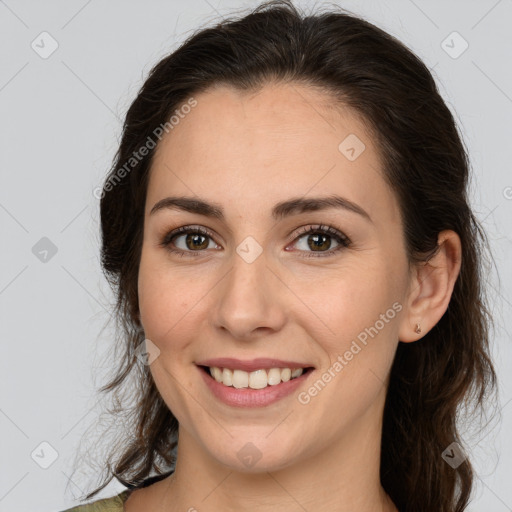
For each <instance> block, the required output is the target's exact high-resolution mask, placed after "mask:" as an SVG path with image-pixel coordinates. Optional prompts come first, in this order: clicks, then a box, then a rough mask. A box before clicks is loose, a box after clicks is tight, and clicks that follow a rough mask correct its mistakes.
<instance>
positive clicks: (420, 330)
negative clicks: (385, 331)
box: [398, 230, 462, 343]
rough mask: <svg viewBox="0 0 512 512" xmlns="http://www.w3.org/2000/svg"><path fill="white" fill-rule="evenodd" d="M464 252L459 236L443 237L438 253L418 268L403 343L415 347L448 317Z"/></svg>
mask: <svg viewBox="0 0 512 512" xmlns="http://www.w3.org/2000/svg"><path fill="white" fill-rule="evenodd" d="M461 252H462V251H461V242H460V238H459V236H458V235H457V233H455V232H454V231H451V230H446V231H442V232H441V233H439V236H438V250H437V252H436V253H435V254H434V255H433V256H432V257H431V258H430V259H429V260H428V261H426V262H423V263H421V264H419V265H418V266H417V267H416V268H415V272H414V274H415V275H414V278H413V279H411V281H410V285H409V292H408V300H407V307H406V310H405V313H404V315H403V316H402V320H401V323H400V329H399V338H398V339H399V341H402V342H404V343H411V342H413V341H417V340H419V339H421V338H422V337H423V336H424V335H425V334H426V333H427V332H428V331H429V330H430V329H432V327H434V326H435V325H436V324H437V323H438V322H439V320H440V319H441V317H442V316H443V315H444V313H445V312H446V310H447V309H448V304H449V303H450V299H451V296H452V292H453V288H454V286H455V282H456V280H457V277H458V275H459V272H460V267H461V257H462V254H461Z"/></svg>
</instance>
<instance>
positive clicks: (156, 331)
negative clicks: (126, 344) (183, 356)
mask: <svg viewBox="0 0 512 512" xmlns="http://www.w3.org/2000/svg"><path fill="white" fill-rule="evenodd" d="M210 286H211V284H210ZM207 288H208V282H207V281H206V280H201V279H198V278H197V273H195V274H194V273H193V271H192V270H191V271H187V270H184V269H176V268H171V267H170V266H169V265H168V264H166V261H165V258H162V255H159V254H151V253H150V251H147V252H146V253H145V252H144V250H143V253H142V257H141V262H140V267H139V278H138V296H139V310H140V317H141V322H142V325H143V327H144V332H145V334H146V337H147V338H149V339H151V340H152V341H154V342H155V343H157V345H159V346H160V347H161V349H165V348H166V347H167V348H168V347H169V340H173V343H175V342H176V341H178V340H180V339H186V337H187V332H186V331H188V330H189V329H190V326H191V325H194V321H195V319H196V318H197V315H199V314H200V312H201V310H202V304H201V300H204V298H205V295H206V291H207ZM203 307H204V306H203Z"/></svg>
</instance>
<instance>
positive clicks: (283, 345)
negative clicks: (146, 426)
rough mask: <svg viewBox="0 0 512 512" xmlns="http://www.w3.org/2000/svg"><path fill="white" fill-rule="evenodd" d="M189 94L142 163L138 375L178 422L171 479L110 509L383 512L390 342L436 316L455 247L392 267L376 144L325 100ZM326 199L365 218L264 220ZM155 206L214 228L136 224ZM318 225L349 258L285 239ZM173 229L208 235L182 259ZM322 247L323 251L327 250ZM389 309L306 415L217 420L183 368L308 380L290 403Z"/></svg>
mask: <svg viewBox="0 0 512 512" xmlns="http://www.w3.org/2000/svg"><path fill="white" fill-rule="evenodd" d="M194 97H195V99H196V100H197V102H198V103H197V106H196V107H194V108H193V109H192V110H191V112H190V113H189V114H187V115H186V116H185V117H184V119H181V120H180V122H179V124H178V125H177V126H175V127H174V129H173V130H172V131H170V132H169V134H168V135H166V136H165V137H164V138H163V139H162V141H161V142H160V144H159V147H158V149H157V153H156V155H155V159H154V162H153V166H152V169H151V174H150V181H149V187H148V193H147V201H146V211H145V219H144V241H143V248H142V255H141V262H140V271H139V283H138V284H139V299H140V318H141V322H142V325H143V327H144V331H145V335H146V338H147V339H149V340H151V342H152V343H153V344H154V346H156V347H158V350H159V351H160V352H159V355H158V357H157V358H156V359H155V360H154V361H153V362H152V364H151V365H150V370H151V373H152V376H153V378H154V380H155V383H156V385H157V387H158V389H159V391H160V393H161V395H162V397H163V399H164V401H165V403H166V404H167V405H168V407H169V408H170V409H171V410H172V412H173V414H174V415H175V416H176V418H177V419H178V421H179V424H180V428H179V445H178V460H177V465H176V471H175V473H174V474H173V475H172V476H171V477H169V478H167V479H165V480H162V481H161V482H158V483H156V484H153V485H152V486H150V487H147V488H145V489H140V490H137V491H134V492H133V493H132V494H131V496H130V497H129V499H128V501H127V502H126V504H125V510H127V511H128V512H138V511H142V510H148V509H151V510H155V511H164V510H165V511H178V510H180V511H187V510H198V511H199V510H200V511H213V510H224V511H241V510H255V508H256V507H257V509H258V510H259V511H272V512H275V511H287V512H288V511H303V510H309V511H311V510H315V511H327V510H329V511H332V510H335V511H338V512H349V511H351V512H352V511H354V510H357V511H358V512H375V511H383V512H384V511H385V512H388V511H396V510H397V509H396V507H395V506H394V504H393V503H392V502H391V500H390V499H389V497H388V496H387V495H386V493H385V491H384V490H383V488H382V486H381V484H380V479H379V464H380V436H381V429H382V413H383V407H384V401H385V397H386V389H387V383H388V377H389V372H390V368H391V364H392V361H393V357H394V354H395V351H396V348H397V345H398V342H399V340H400V341H402V342H414V341H416V340H418V339H420V338H422V337H423V336H424V334H425V333H426V332H428V331H429V329H431V328H432V327H433V326H434V325H435V324H436V323H437V322H438V321H439V319H440V318H441V316H442V315H443V313H444V312H445V311H446V309H447V307H448V303H449V300H450V297H451V293H452V290H453V285H454V283H455V279H456V277H457V275H458V272H459V270H460V240H459V237H458V236H457V234H455V233H454V232H451V231H444V232H442V233H441V234H440V236H439V245H440V250H439V252H438V253H437V255H436V256H435V257H434V258H432V259H431V260H430V262H429V264H427V265H424V266H418V267H409V264H408V261H407V258H406V253H405V245H404V239H403V231H402V223H401V217H400V211H399V206H398V203H397V199H396V197H395V194H394V192H393V191H392V190H391V189H390V188H389V187H388V185H387V184H386V183H385V181H384V179H383V177H382V176H383V175H382V163H381V157H380V155H379V154H378V152H377V149H376V144H375V143H374V141H373V140H372V136H371V134H370V133H369V131H368V130H367V129H366V128H365V125H364V123H363V122H362V121H361V119H360V118H359V117H358V116H357V115H356V114H355V113H354V111H352V110H350V109H348V108H336V109H335V108H333V103H332V100H331V99H330V98H329V97H328V96H326V94H325V93H323V92H320V91H318V90H316V89H313V88H311V87H308V86H305V85H300V84H272V85H271V84H268V85H266V86H265V87H264V88H263V89H262V90H260V91H259V92H257V93H254V92H253V93H250V94H248V93H242V92H239V91H236V90H234V89H232V88H230V87H228V86H219V87H215V88H212V89H209V90H208V91H206V92H203V93H201V94H199V95H196V96H194ZM349 134H356V135H357V136H358V138H359V139H360V140H362V141H363V142H364V144H365V146H366V148H365V150H364V151H363V152H362V153H361V154H360V155H359V156H358V157H357V158H356V159H355V160H354V161H350V160H349V159H347V158H346V157H345V156H344V155H343V154H342V153H341V152H340V151H339V149H338V146H339V144H340V142H342V141H343V140H344V139H345V137H347V135H349ZM333 193H335V194H339V195H341V196H343V197H346V198H347V199H349V200H350V201H352V202H354V203H357V204H358V205H359V206H360V207H362V208H363V209H364V210H365V211H366V212H367V213H368V214H369V215H370V217H371V220H372V221H371V222H370V221H368V220H366V219H365V218H364V217H363V216H361V215H358V214H356V213H353V212H350V211H347V210H342V209H328V210H319V211H316V212H305V213H300V214H297V215H294V216H291V217H289V218H285V219H282V220H278V221H275V220H273V219H272V218H271V216H270V211H271V209H272V207H273V206H274V205H275V204H276V203H278V202H280V201H284V200H288V199H290V198H296V197H302V196H306V197H313V196H314V197H317V196H328V195H330V194H333ZM171 195H184V196H187V197H194V196H199V197H201V198H202V199H205V200H207V201H209V202H214V203H217V204H219V205H221V206H222V207H223V208H224V210H225V217H226V218H225V221H221V220H219V219H213V218H209V217H205V216H203V215H199V214H196V213H190V212H185V211H180V210H177V209H162V210H159V211H157V212H156V213H154V214H152V215H150V210H151V208H152V207H153V205H154V204H155V203H156V202H158V201H159V200H161V199H163V198H165V197H168V196H171ZM319 224H323V225H325V224H326V225H330V226H332V227H334V228H335V229H337V230H339V231H341V233H343V234H344V235H345V236H347V237H349V239H350V240H351V242H352V244H351V246H349V247H348V248H342V249H341V250H340V251H338V252H336V253H334V254H332V255H330V256H322V254H320V256H318V257H314V255H315V254H319V252H314V249H312V248H311V246H308V243H307V242H308V237H309V240H311V234H309V235H308V234H305V235H304V234H298V231H299V228H302V227H304V226H306V227H308V226H313V227H318V225H319ZM188 225H193V226H197V225H199V226H202V227H204V228H207V229H208V230H209V231H211V232H212V234H213V236H212V237H211V238H206V243H205V244H204V245H203V246H202V247H206V248H202V249H199V250H198V249H195V252H196V253H197V252H198V251H202V252H200V254H198V255H196V257H194V255H192V256H187V255H185V256H184V257H180V256H179V255H177V254H173V253H170V252H169V251H168V250H167V249H166V248H165V247H163V246H161V245H159V244H160V242H161V241H162V239H163V237H164V236H165V235H166V234H167V233H168V232H170V231H171V230H172V229H175V228H177V227H180V226H188ZM290 234H291V235H290ZM248 236H251V237H253V238H254V239H255V240H256V241H257V242H258V244H259V245H260V246H261V248H262V250H263V252H262V253H261V254H260V256H259V257H258V258H256V260H255V261H253V262H252V263H247V262H246V261H245V260H244V259H243V258H242V257H240V256H239V254H238V253H237V252H236V248H237V246H238V245H239V244H241V242H242V241H243V240H244V239H245V238H246V237H248ZM208 240H209V241H210V243H209V244H207V242H208ZM327 240H328V241H329V240H330V242H331V247H328V248H327V249H325V248H324V249H323V250H324V251H325V250H328V249H329V248H335V247H337V246H338V244H337V242H336V240H335V239H334V238H331V237H328V238H327ZM201 241H203V240H200V242H201ZM185 242H186V235H181V236H180V235H178V238H175V239H174V244H175V245H174V247H178V248H181V249H182V250H185V251H187V250H188V251H189V254H190V253H191V252H192V251H193V250H194V249H193V248H192V249H191V248H190V247H191V244H190V245H189V246H187V245H186V243H185ZM327 245H328V243H327ZM285 248H288V250H285ZM321 250H322V249H320V251H321ZM301 252H302V253H303V254H304V253H307V254H313V257H310V258H302V257H301V256H300V254H301ZM397 302H398V303H399V304H400V305H401V306H402V308H401V311H400V312H398V313H397V314H396V315H395V316H394V318H393V319H390V320H389V321H388V322H386V323H385V325H384V327H383V328H381V329H380V330H379V331H378V334H377V335H374V337H373V338H371V337H369V338H368V343H367V345H366V346H363V348H362V350H361V351H360V352H359V353H357V355H355V356H354V357H353V359H352V360H351V361H349V362H348V364H347V365H346V366H344V367H343V369H342V370H341V371H339V372H338V373H337V374H336V377H335V378H333V379H332V380H331V381H330V382H329V383H328V384H327V385H326V386H325V387H324V388H323V389H321V391H320V392H319V393H318V394H317V395H316V396H315V397H313V398H312V399H311V401H310V402H309V403H307V404H302V403H300V402H299V401H298V399H297V395H298V392H297V393H293V394H292V395H290V396H288V397H286V398H284V399H281V400H279V401H278V402H277V403H275V404H273V405H270V406H267V407H262V408H252V409H250V408H249V409H243V410H242V409H237V408H233V407H230V406H227V405H225V404H223V403H221V402H219V401H217V400H216V399H215V398H214V397H213V396H212V395H211V394H210V391H209V390H208V388H207V387H206V386H205V384H204V382H203V380H202V378H201V375H200V373H199V370H198V369H197V367H196V366H195V362H196V361H200V360H201V359H206V358H210V357H222V356H230V357H237V358H239V359H252V358H256V357H275V358H279V359H292V360H297V361H301V362H304V363H310V364H311V365H312V366H315V371H314V374H312V375H310V377H309V379H308V381H307V384H305V385H304V387H302V388H300V390H299V391H304V389H306V390H307V389H308V388H309V387H310V386H311V385H312V383H313V382H315V381H316V380H317V379H318V378H320V376H321V375H322V374H323V373H325V372H326V371H327V370H328V369H329V368H330V367H332V366H333V363H334V362H335V361H336V359H337V357H338V355H343V354H344V353H345V352H346V351H347V350H348V349H349V348H350V346H351V343H352V341H353V340H356V339H357V336H358V334H360V333H361V332H362V331H364V329H365V328H368V327H370V326H374V325H375V324H376V321H377V320H379V318H381V317H380V315H381V314H383V313H385V312H386V311H387V310H389V309H390V308H392V305H393V304H394V303H397ZM417 323H420V324H421V329H422V332H421V334H417V333H416V332H415V330H414V329H415V327H416V324H417ZM148 350H149V349H148ZM313 375H314V376H313ZM248 442H251V443H253V444H254V445H255V446H256V447H257V450H259V452H260V454H261V458H260V460H259V461H258V462H257V463H256V464H254V465H253V466H251V467H247V466H246V465H245V464H243V463H242V461H241V460H240V459H239V458H238V457H237V452H238V451H239V450H240V449H241V448H242V447H243V446H244V445H245V444H246V443H248ZM192 507H193V508H192Z"/></svg>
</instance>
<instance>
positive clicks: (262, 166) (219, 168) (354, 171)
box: [148, 84, 398, 221]
mask: <svg viewBox="0 0 512 512" xmlns="http://www.w3.org/2000/svg"><path fill="white" fill-rule="evenodd" d="M194 99H195V100H196V102H197V104H196V106H194V107H193V108H191V109H190V112H189V113H187V114H186V115H183V116H181V117H180V120H179V122H178V123H177V124H175V125H174V127H173V128H172V130H170V131H169V133H168V134H167V135H165V136H164V138H163V139H162V141H161V142H160V143H159V145H158V147H157V151H156V154H155V157H154V160H153V165H152V169H151V176H150V182H149V189H148V198H150V199H151V200H153V202H154V201H157V200H159V199H161V198H162V197H165V195H166V194H168V193H171V192H172V193H173V194H182V195H189V196H193V195H200V196H201V197H208V198H211V199H212V200H215V202H222V203H225V205H226V209H229V208H230V207H232V208H234V209H235V210H237V212H238V211H239V210H240V208H241V207H242V206H244V209H245V210H247V208H248V207H251V206H252V207H254V208H255V209H259V210H261V209H262V208H264V209H268V210H269V211H270V209H271V206H272V205H273V204H275V203H277V202H279V201H282V200H283V199H288V198H289V197H291V196H293V197H297V196H305V195H308V194H310V195H311V194H312V195H328V194H331V193H336V194H340V195H343V196H345V197H347V198H348V199H350V200H352V201H354V202H356V203H358V204H361V205H362V206H363V208H365V209H366V211H368V213H370V215H371V216H372V218H375V217H379V216H380V215H382V210H387V213H388V215H389V219H387V220H393V221H397V219H398V217H397V215H398V210H397V205H396V202H395V198H394V195H393V193H392V191H391V190H390V189H389V188H388V186H387V184H386V182H385V181H384V179H383V177H382V162H381V161H380V156H379V154H378V151H377V144H376V141H374V140H373V137H372V135H371V133H370V130H368V129H367V127H366V126H365V123H364V122H363V121H362V120H361V118H360V117H359V116H358V115H357V114H356V113H355V112H354V110H352V109H350V108H348V107H343V106H342V105H340V104H339V103H335V102H334V99H333V98H332V97H331V96H329V95H328V94H326V93H324V92H321V91H320V90H318V89H313V88H311V87H309V86H306V85H303V84H274V85H267V86H264V87H263V88H262V89H261V90H259V91H257V92H242V91H238V90H236V89H234V88H232V87H229V86H225V85H222V86H216V87H214V88H212V89H209V90H207V91H205V92H202V93H200V94H197V95H194ZM221 198H223V200H221ZM148 203H150V201H148ZM266 203H268V208H267V206H266ZM150 206H151V205H150V204H148V208H150Z"/></svg>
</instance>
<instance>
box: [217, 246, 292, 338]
mask: <svg viewBox="0 0 512 512" xmlns="http://www.w3.org/2000/svg"><path fill="white" fill-rule="evenodd" d="M214 290H215V294H216V296H215V300H214V304H216V306H215V307H214V309H213V322H214V324H215V328H216V329H222V330H225V331H228V332H229V333H230V334H231V335H232V336H233V337H234V338H235V339H240V340H249V339H252V338H254V337H255V336H258V335H259V336H260V335H265V336H268V335H269V334H271V333H273V332H277V331H279V330H280V329H282V328H283V326H284V324H285V322H286V307H285V301H286V293H285V292H286V287H285V286H284V284H283V282H282V281H281V280H280V278H279V277H278V276H277V275H276V271H275V270H273V269H271V268H270V267H269V266H268V263H267V259H266V257H265V253H264V252H263V253H262V254H260V256H259V257H258V258H257V259H256V260H255V261H253V262H251V263H248V262H247V261H245V260H244V259H243V258H242V257H240V256H239V255H238V254H236V253H235V254H234V255H233V266H232V268H231V270H230V271H229V272H228V273H227V275H226V276H225V277H224V279H222V281H221V282H220V283H219V285H218V286H216V287H215V289H214ZM288 299H289V297H288Z"/></svg>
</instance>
